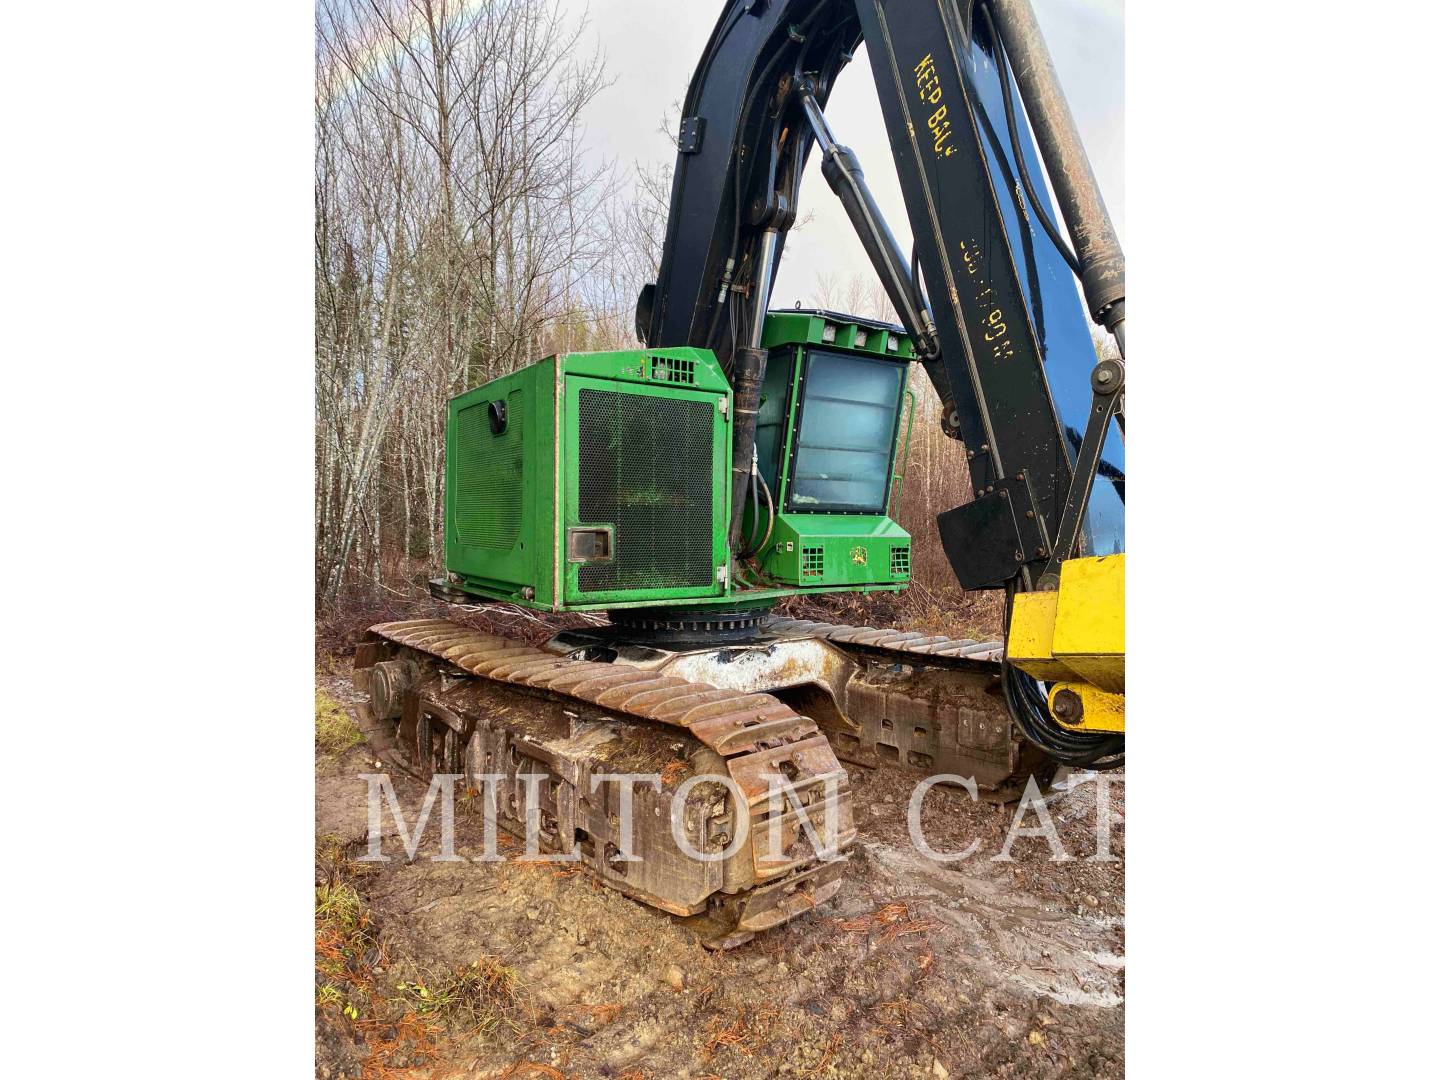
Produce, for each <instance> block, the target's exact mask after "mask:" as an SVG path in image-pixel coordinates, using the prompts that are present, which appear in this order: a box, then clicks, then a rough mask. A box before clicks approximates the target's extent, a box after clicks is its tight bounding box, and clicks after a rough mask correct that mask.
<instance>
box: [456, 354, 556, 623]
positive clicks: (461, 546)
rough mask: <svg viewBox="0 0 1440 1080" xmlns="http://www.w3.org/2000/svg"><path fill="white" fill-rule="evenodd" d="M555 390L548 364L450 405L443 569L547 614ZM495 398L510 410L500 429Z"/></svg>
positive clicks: (479, 589)
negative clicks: (495, 425) (494, 420)
mask: <svg viewBox="0 0 1440 1080" xmlns="http://www.w3.org/2000/svg"><path fill="white" fill-rule="evenodd" d="M554 386H555V360H554V358H550V359H546V360H542V361H540V362H539V363H536V364H532V365H531V366H530V367H528V368H523V369H521V370H520V371H517V372H515V373H514V374H512V375H506V376H504V377H502V378H499V379H495V380H494V381H492V382H489V383H486V384H485V385H484V386H481V387H477V388H476V389H474V390H470V391H467V392H466V393H464V394H461V395H460V396H459V397H456V398H454V399H452V400H451V401H450V404H449V408H448V412H447V422H446V425H445V451H446V453H445V568H446V570H448V571H449V572H450V573H451V574H453V575H456V576H457V577H459V578H460V579H461V583H462V584H463V585H464V586H465V587H466V588H467V589H469V590H472V591H474V592H476V593H477V594H479V595H481V596H486V597H492V598H494V599H498V600H510V601H513V602H515V603H525V604H529V605H531V606H535V607H546V608H548V607H550V606H551V604H552V602H553V593H554V577H555V571H554V559H553V552H554V534H555V511H554V507H555V471H554V451H553V449H552V448H553V446H554V440H555V419H554V414H555V390H554ZM492 402H503V403H504V405H505V413H506V422H505V426H504V427H503V429H502V430H501V431H500V432H498V433H497V432H495V431H493V430H492V428H491V425H490V404H491V403H492ZM526 589H532V590H534V595H533V597H527V596H525V595H524V590H526Z"/></svg>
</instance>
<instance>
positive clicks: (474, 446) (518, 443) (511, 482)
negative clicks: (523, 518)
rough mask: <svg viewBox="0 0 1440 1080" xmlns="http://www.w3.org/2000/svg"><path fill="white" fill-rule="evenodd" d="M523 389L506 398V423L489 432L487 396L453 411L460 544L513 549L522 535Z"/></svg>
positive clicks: (523, 465) (456, 503)
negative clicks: (482, 399)
mask: <svg viewBox="0 0 1440 1080" xmlns="http://www.w3.org/2000/svg"><path fill="white" fill-rule="evenodd" d="M522 393H523V392H522V391H520V390H512V391H511V392H510V396H509V397H508V398H507V399H506V401H505V411H506V426H505V430H504V431H502V432H501V433H500V434H499V435H495V434H493V433H492V432H491V431H490V417H489V415H488V413H487V409H488V408H489V404H490V403H489V402H488V401H482V402H480V403H479V404H476V405H470V406H468V407H467V408H464V409H461V410H460V411H459V412H458V413H456V414H455V455H456V458H457V460H456V462H455V488H456V489H455V535H456V536H458V537H459V538H460V542H461V543H462V544H473V545H474V546H476V547H482V548H490V549H492V550H496V551H509V550H510V549H511V548H513V547H514V546H515V542H516V541H517V540H518V539H519V538H520V513H521V511H520V496H521V492H522V491H523V490H524V486H525V444H524V440H523V439H522V438H521V436H522V434H523V432H522V430H521V427H522V424H521V420H522V418H523V417H524V415H525V412H524V408H523V406H522Z"/></svg>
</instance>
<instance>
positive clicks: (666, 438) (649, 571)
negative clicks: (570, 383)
mask: <svg viewBox="0 0 1440 1080" xmlns="http://www.w3.org/2000/svg"><path fill="white" fill-rule="evenodd" d="M579 414H580V416H579V420H580V431H579V451H580V461H579V469H580V493H579V506H578V508H577V510H578V513H579V520H580V522H581V523H582V524H586V525H614V526H615V557H614V559H613V560H611V561H610V562H605V563H591V564H587V565H584V566H581V567H580V569H579V577H580V591H581V592H610V591H612V590H619V589H680V588H704V587H705V586H707V585H713V584H714V582H715V564H714V561H713V560H714V548H713V546H712V540H713V532H714V525H715V523H714V513H713V511H714V506H713V494H714V493H713V491H712V483H711V467H710V462H711V454H712V441H711V440H712V437H713V433H714V422H715V407H714V405H712V404H711V403H710V402H709V401H681V400H676V399H672V398H658V397H650V396H644V395H640V394H623V393H616V392H615V391H613V390H593V389H589V388H584V389H582V390H581V391H580V399H579Z"/></svg>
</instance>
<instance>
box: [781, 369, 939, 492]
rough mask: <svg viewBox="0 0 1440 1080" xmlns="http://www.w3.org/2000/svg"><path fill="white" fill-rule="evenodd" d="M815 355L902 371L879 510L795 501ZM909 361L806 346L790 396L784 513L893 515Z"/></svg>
mask: <svg viewBox="0 0 1440 1080" xmlns="http://www.w3.org/2000/svg"><path fill="white" fill-rule="evenodd" d="M816 356H824V357H836V358H839V359H841V360H849V361H854V362H856V363H869V364H883V365H887V366H889V367H896V368H900V384H899V388H898V393H897V394H896V395H895V415H894V417H893V419H892V423H891V427H890V454H889V457H888V458H886V462H885V491H884V495H883V496H882V498H881V500H880V506H879V507H878V508H877V509H873V510H872V509H870V508H868V507H867V508H860V507H856V506H844V507H835V506H830V505H824V504H817V503H801V504H799V505H797V504H796V503H795V502H794V487H795V465H796V463H797V461H798V460H799V457H800V449H801V448H800V436H801V433H802V432H803V431H804V424H805V386H806V383H807V381H808V380H809V378H810V363H811V361H812V360H813V359H814V358H815V357H816ZM909 364H910V361H909V360H908V359H903V360H899V359H890V358H889V357H884V356H866V355H863V354H860V353H853V352H846V351H844V350H841V349H826V348H823V347H814V346H806V347H805V348H804V349H803V350H801V355H800V357H799V358H798V362H797V363H796V364H795V366H794V370H793V371H792V372H791V377H790V381H791V394H790V400H791V402H792V403H793V405H792V408H793V410H794V414H795V419H794V422H793V423H792V424H791V425H790V431H789V447H788V453H786V454H785V497H784V500H783V508H782V512H783V513H786V514H827V515H846V516H850V517H885V516H888V514H889V512H890V494H891V489H892V487H893V486H894V483H895V455H896V453H897V452H898V446H899V441H900V421H901V418H902V417H903V416H904V413H905V384H906V382H907V381H908V378H909Z"/></svg>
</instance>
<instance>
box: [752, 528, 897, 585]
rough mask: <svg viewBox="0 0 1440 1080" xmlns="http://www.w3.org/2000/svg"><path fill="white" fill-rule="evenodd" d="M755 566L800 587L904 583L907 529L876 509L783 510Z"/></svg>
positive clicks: (776, 578)
mask: <svg viewBox="0 0 1440 1080" xmlns="http://www.w3.org/2000/svg"><path fill="white" fill-rule="evenodd" d="M760 566H761V568H762V569H763V570H764V571H765V573H766V574H767V575H769V576H770V577H772V578H774V579H775V580H777V581H781V582H784V583H786V584H789V585H797V586H799V587H800V588H801V591H804V589H805V588H806V587H807V586H810V587H813V586H818V585H824V586H836V585H840V586H852V587H853V586H860V585H890V584H897V585H898V584H904V583H906V582H908V581H909V580H910V534H909V533H908V532H906V531H905V530H904V529H902V528H901V527H900V526H899V525H897V524H896V523H895V522H893V521H891V520H890V519H889V518H888V517H883V516H880V515H847V514H783V513H782V514H781V515H780V516H779V518H778V519H777V520H776V522H775V529H774V531H773V532H772V533H771V536H770V542H769V544H767V545H766V547H765V550H764V551H763V552H761V554H760Z"/></svg>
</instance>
